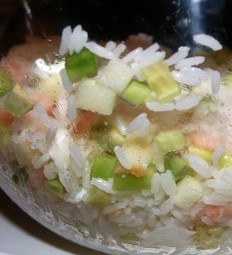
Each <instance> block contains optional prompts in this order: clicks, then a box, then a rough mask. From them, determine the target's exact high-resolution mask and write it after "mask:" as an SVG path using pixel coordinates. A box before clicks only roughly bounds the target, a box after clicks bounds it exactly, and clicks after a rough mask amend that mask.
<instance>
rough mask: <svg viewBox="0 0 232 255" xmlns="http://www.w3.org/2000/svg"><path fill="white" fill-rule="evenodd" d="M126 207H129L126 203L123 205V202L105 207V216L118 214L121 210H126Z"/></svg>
mask: <svg viewBox="0 0 232 255" xmlns="http://www.w3.org/2000/svg"><path fill="white" fill-rule="evenodd" d="M126 206H127V205H126V204H125V203H123V202H121V203H116V204H113V205H109V206H106V207H104V208H103V210H102V212H103V214H111V213H113V212H116V211H118V210H120V209H123V208H126Z"/></svg>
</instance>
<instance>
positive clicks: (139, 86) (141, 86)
mask: <svg viewBox="0 0 232 255" xmlns="http://www.w3.org/2000/svg"><path fill="white" fill-rule="evenodd" d="M150 93H151V89H150V88H149V87H148V86H147V85H146V84H145V83H143V82H140V81H136V80H133V81H131V82H130V84H129V85H128V86H127V88H126V89H125V90H124V91H123V92H122V94H121V97H122V98H123V99H124V100H126V101H127V102H129V103H130V104H132V105H135V106H138V105H140V104H142V103H143V102H144V101H145V99H146V98H147V97H148V96H149V94H150Z"/></svg>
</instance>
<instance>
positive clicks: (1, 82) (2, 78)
mask: <svg viewBox="0 0 232 255" xmlns="http://www.w3.org/2000/svg"><path fill="white" fill-rule="evenodd" d="M12 88H13V81H12V79H11V78H10V76H9V75H8V74H7V72H6V71H5V70H4V69H2V68H0V97H3V96H5V95H6V94H7V93H8V92H10V91H11V90H12Z"/></svg>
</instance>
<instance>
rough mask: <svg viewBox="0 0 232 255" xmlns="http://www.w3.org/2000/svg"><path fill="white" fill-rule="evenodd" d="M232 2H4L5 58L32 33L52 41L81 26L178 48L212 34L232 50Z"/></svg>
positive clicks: (0, 30)
mask: <svg viewBox="0 0 232 255" xmlns="http://www.w3.org/2000/svg"><path fill="white" fill-rule="evenodd" d="M231 10H232V1H230V0H126V1H108V0H65V1H64V0H21V1H19V0H0V53H1V55H3V54H5V53H6V52H7V50H8V49H9V47H11V46H12V45H14V44H15V43H18V42H22V41H23V40H24V36H25V34H26V33H28V32H29V33H33V34H37V35H38V34H39V35H42V36H44V37H47V36H48V35H51V34H58V35H60V34H61V31H62V29H63V28H64V27H65V26H67V25H72V26H75V25H77V24H81V25H82V26H83V28H84V29H85V30H86V31H88V32H89V37H90V38H92V39H93V38H94V39H97V40H99V39H101V40H109V39H112V40H116V39H119V40H123V39H125V38H126V37H127V36H128V35H130V34H137V33H140V32H143V33H147V34H149V35H153V36H154V41H156V42H159V43H160V44H163V45H165V46H168V47H171V48H173V49H176V48H177V47H178V46H180V45H192V44H193V42H192V35H193V34H196V33H208V34H211V35H212V36H214V37H216V38H218V39H219V40H220V41H221V42H222V43H223V44H224V45H227V46H231V45H232V29H231V28H232V19H231Z"/></svg>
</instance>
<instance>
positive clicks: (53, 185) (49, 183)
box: [44, 178, 65, 196]
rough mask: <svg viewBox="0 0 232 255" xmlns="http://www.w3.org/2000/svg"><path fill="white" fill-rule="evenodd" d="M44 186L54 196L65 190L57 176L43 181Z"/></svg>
mask: <svg viewBox="0 0 232 255" xmlns="http://www.w3.org/2000/svg"><path fill="white" fill-rule="evenodd" d="M44 186H45V187H46V188H47V189H48V190H50V191H51V192H52V193H53V194H54V195H56V196H62V195H63V194H64V192H65V189H64V186H63V185H62V183H61V182H60V180H59V178H55V179H53V180H46V181H45V182H44Z"/></svg>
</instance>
